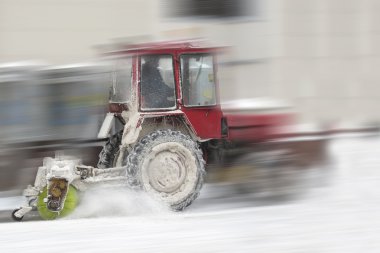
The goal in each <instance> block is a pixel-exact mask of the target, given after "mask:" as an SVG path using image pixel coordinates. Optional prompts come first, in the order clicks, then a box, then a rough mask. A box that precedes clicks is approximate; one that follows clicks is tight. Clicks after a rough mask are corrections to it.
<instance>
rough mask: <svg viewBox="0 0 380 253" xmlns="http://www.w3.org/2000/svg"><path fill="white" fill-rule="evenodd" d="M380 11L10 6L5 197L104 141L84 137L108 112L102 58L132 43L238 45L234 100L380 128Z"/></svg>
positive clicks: (193, 2)
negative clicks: (67, 154) (54, 158)
mask: <svg viewBox="0 0 380 253" xmlns="http://www.w3.org/2000/svg"><path fill="white" fill-rule="evenodd" d="M379 11H380V2H379V1H377V0H362V1H357V0H318V1H312V0H92V1H90V0H66V1H57V0H53V1H52V0H0V105H1V109H0V157H1V159H0V178H1V179H2V182H1V183H0V190H9V189H15V188H16V189H18V188H19V187H22V185H25V183H26V182H29V181H30V180H32V179H33V177H34V171H35V169H36V167H37V166H38V165H40V164H41V162H42V161H41V160H40V159H36V157H42V156H45V155H52V152H53V151H54V150H57V149H65V145H69V146H70V148H72V146H73V145H74V146H75V149H76V151H78V150H80V149H82V147H83V146H85V147H86V148H87V147H89V146H93V147H94V149H97V148H98V147H99V146H101V143H100V144H99V143H89V142H86V144H83V143H82V142H81V140H91V139H94V138H95V137H96V135H97V132H98V130H99V128H100V126H101V123H102V121H103V119H104V115H105V113H106V105H107V96H108V91H107V89H108V88H107V87H108V80H109V73H110V70H109V66H108V65H107V64H106V63H104V62H102V61H99V59H100V56H101V55H102V53H104V52H107V51H109V50H111V49H114V48H119V47H120V46H122V45H125V44H127V43H138V42H146V41H165V40H177V39H188V38H206V39H208V40H210V41H213V42H216V43H217V44H219V45H223V46H228V47H229V50H228V52H226V53H225V54H223V55H221V56H220V58H219V61H220V67H219V71H218V75H219V78H220V87H221V98H222V101H229V100H235V99H250V98H257V97H261V98H262V97H264V98H274V99H280V100H286V101H288V102H289V103H290V104H291V105H292V106H293V108H294V111H295V112H296V114H297V117H298V122H299V123H300V124H305V125H306V124H307V125H312V126H316V127H317V128H318V127H341V128H355V127H358V128H360V127H363V126H373V125H377V122H378V121H379V119H380V113H379V112H378V111H377V108H378V105H379V103H380V100H379V96H380V86H378V82H379V81H380V72H379V71H376V66H377V63H380V54H379V53H380V43H378V42H379V41H380V22H379V21H380V18H379V15H377V14H378V13H379ZM67 143H69V144H67ZM73 143H74V144H73ZM76 151H75V152H76ZM84 157H86V155H84ZM84 160H85V161H86V159H84ZM11 168H12V170H11ZM33 168H34V171H33ZM23 169H28V173H25V174H24V173H16V172H17V171H20V170H23ZM29 174H30V178H29V177H28V176H27V175H29ZM21 175H23V176H21Z"/></svg>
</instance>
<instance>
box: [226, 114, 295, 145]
mask: <svg viewBox="0 0 380 253" xmlns="http://www.w3.org/2000/svg"><path fill="white" fill-rule="evenodd" d="M225 117H226V119H227V124H228V139H229V140H231V141H241V142H252V141H263V140H268V139H271V138H272V137H274V136H276V135H277V134H278V133H279V132H280V131H281V129H282V127H284V126H285V125H287V124H289V123H290V122H291V120H292V117H293V116H292V115H291V114H285V113H284V114H267V115H262V114H226V115H225Z"/></svg>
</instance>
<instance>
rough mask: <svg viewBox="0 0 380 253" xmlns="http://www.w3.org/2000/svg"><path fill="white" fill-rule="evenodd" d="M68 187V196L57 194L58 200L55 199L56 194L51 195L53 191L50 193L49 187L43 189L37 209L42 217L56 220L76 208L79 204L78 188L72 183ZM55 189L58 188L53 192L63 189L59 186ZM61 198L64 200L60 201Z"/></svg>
mask: <svg viewBox="0 0 380 253" xmlns="http://www.w3.org/2000/svg"><path fill="white" fill-rule="evenodd" d="M58 187H59V186H58ZM65 187H67V186H65ZM67 188H68V190H67V192H66V196H59V197H57V196H55V198H56V199H57V200H55V199H53V198H54V196H53V195H51V193H49V194H48V188H47V187H45V188H44V189H43V191H42V193H40V194H39V195H38V199H37V210H38V213H39V214H40V216H41V218H43V219H45V220H54V219H56V218H61V217H65V216H67V215H69V214H71V213H72V212H73V211H74V210H75V208H76V207H77V204H78V194H77V190H76V189H75V188H74V187H73V186H72V185H69V186H68V187H67ZM54 189H56V190H53V191H52V192H53V194H54V192H58V191H61V189H59V188H54ZM60 200H62V202H60Z"/></svg>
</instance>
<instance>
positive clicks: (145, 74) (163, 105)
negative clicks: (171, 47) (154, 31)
mask: <svg viewBox="0 0 380 253" xmlns="http://www.w3.org/2000/svg"><path fill="white" fill-rule="evenodd" d="M140 61H141V77H140V78H141V82H140V96H141V97H140V101H141V108H142V109H143V110H157V109H173V108H175V88H174V87H175V86H174V73H173V57H172V56H171V55H144V56H141V59H140Z"/></svg>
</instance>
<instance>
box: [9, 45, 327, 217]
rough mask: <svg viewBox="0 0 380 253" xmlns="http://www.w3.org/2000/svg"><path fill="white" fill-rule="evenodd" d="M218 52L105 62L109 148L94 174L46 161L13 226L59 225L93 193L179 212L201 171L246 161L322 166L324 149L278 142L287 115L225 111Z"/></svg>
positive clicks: (161, 50) (165, 48)
mask: <svg viewBox="0 0 380 253" xmlns="http://www.w3.org/2000/svg"><path fill="white" fill-rule="evenodd" d="M218 51H219V49H218V48H214V47H207V46H203V45H202V44H201V43H196V42H192V41H188V42H170V43H147V44H139V45H129V46H127V47H126V48H125V49H124V50H120V51H117V52H113V53H111V54H110V57H111V58H112V60H113V62H114V64H113V65H114V69H113V71H112V78H111V88H110V97H109V98H110V102H109V113H108V114H107V116H106V117H105V120H104V122H103V125H102V127H101V129H100V131H99V135H98V137H99V138H107V137H108V141H107V142H106V144H105V146H104V147H103V150H102V151H101V153H100V155H99V162H98V165H97V167H96V168H95V167H92V166H85V165H82V164H81V161H80V160H77V159H75V158H68V157H64V156H57V157H56V158H45V160H44V164H43V166H42V167H40V168H39V170H38V172H37V176H36V180H35V183H34V185H33V186H28V188H27V189H25V190H24V196H25V197H26V198H27V201H26V204H25V206H23V207H21V208H19V209H16V210H14V212H13V214H12V216H13V218H14V219H15V220H21V219H22V218H23V216H24V215H25V214H26V213H28V212H29V211H31V210H33V209H37V210H38V212H39V214H40V216H41V217H42V218H44V219H55V218H57V217H62V216H65V215H67V214H69V213H70V212H72V211H73V210H74V209H75V207H76V205H77V204H78V193H79V192H81V191H85V190H86V189H88V188H89V187H92V186H93V185H120V186H124V187H131V188H132V189H142V190H144V191H146V192H148V193H149V194H151V195H153V196H154V197H156V198H158V199H160V200H162V201H163V202H164V203H166V204H167V205H168V206H169V207H171V208H172V209H173V210H183V209H184V208H186V207H187V206H189V205H190V204H191V203H192V202H193V201H194V200H195V199H196V198H197V197H198V195H199V192H200V190H201V188H202V184H203V182H204V180H205V175H206V174H205V167H206V164H207V167H212V165H213V164H214V165H217V166H214V167H221V168H223V167H228V164H231V161H234V160H239V159H240V158H241V157H249V164H252V167H264V168H268V167H274V166H279V167H280V166H283V165H284V164H287V165H289V163H291V164H293V165H294V166H307V165H308V164H310V163H311V161H312V160H318V156H319V154H320V153H323V148H322V147H323V145H322V142H316V141H312V142H303V145H299V142H294V141H293V142H291V141H289V137H291V136H289V135H286V136H281V135H280V132H279V129H281V127H282V126H284V125H286V124H288V123H289V122H290V121H291V120H292V114H289V113H273V112H270V113H269V112H268V111H266V110H262V111H260V112H252V111H249V112H243V111H242V110H244V108H239V107H238V108H233V107H231V106H230V107H226V110H225V111H223V110H222V106H221V104H220V101H219V88H218V80H217V75H216V73H217V65H216V55H217V53H218ZM236 109H238V110H236ZM285 137H286V138H287V139H286V140H287V141H284V140H285ZM304 144H306V145H304ZM305 147H306V148H305ZM301 154H302V155H301ZM244 159H245V158H244Z"/></svg>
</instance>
